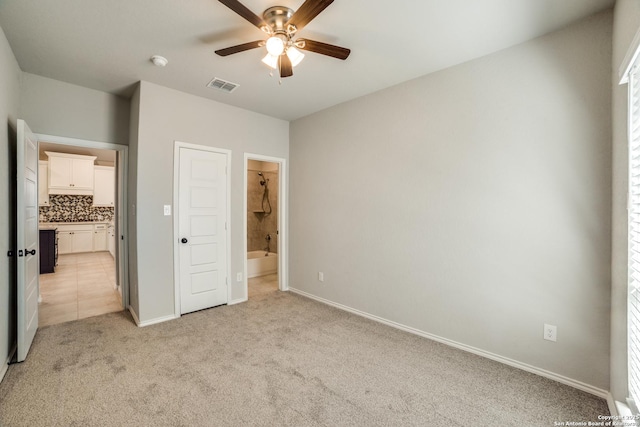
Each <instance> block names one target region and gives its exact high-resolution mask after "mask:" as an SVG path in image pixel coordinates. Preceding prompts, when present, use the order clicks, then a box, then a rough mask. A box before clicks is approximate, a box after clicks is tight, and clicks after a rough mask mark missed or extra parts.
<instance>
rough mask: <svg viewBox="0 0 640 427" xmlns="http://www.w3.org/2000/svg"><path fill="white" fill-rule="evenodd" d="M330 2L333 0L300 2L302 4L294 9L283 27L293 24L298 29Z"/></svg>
mask: <svg viewBox="0 0 640 427" xmlns="http://www.w3.org/2000/svg"><path fill="white" fill-rule="evenodd" d="M331 3H333V0H306V1H305V2H304V3H302V6H300V8H299V9H298V10H296V11H295V13H294V14H293V16H292V17H291V19H289V22H287V23H286V24H285V28H286V27H287V26H288V25H295V26H296V28H297V29H298V31H300V30H301V29H302V28H303V27H304V26H305V25H307V24H308V23H309V22H311V20H312V19H313V18H315V17H316V16H318V14H320V12H322V11H323V10H325V9H326V8H327V6H329V5H330V4H331Z"/></svg>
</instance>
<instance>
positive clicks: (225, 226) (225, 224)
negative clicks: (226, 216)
mask: <svg viewBox="0 0 640 427" xmlns="http://www.w3.org/2000/svg"><path fill="white" fill-rule="evenodd" d="M224 229H225V230H226V229H227V222H226V221H225V223H224Z"/></svg>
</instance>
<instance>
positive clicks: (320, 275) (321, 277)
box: [318, 271, 324, 282]
mask: <svg viewBox="0 0 640 427" xmlns="http://www.w3.org/2000/svg"><path fill="white" fill-rule="evenodd" d="M318 280H319V281H320V282H324V273H323V272H322V271H318Z"/></svg>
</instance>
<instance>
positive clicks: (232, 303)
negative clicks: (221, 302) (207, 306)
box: [227, 298, 249, 305]
mask: <svg viewBox="0 0 640 427" xmlns="http://www.w3.org/2000/svg"><path fill="white" fill-rule="evenodd" d="M247 301H249V298H239V299H234V300H232V301H229V302H228V303H227V305H235V304H240V303H243V302H247Z"/></svg>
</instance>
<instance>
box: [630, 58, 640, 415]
mask: <svg viewBox="0 0 640 427" xmlns="http://www.w3.org/2000/svg"><path fill="white" fill-rule="evenodd" d="M639 70H640V67H638V66H634V67H633V68H632V69H631V72H630V73H629V113H628V114H629V117H628V126H629V130H628V134H629V135H628V137H629V195H628V215H629V217H628V220H629V253H628V258H629V270H628V271H629V273H628V274H629V288H628V291H629V295H628V316H627V317H628V318H627V324H628V325H627V328H628V329H627V330H628V332H627V335H628V363H629V373H628V375H629V400H630V402H629V403H630V404H631V406H632V408H634V410H636V411H637V408H638V405H639V404H640V71H639Z"/></svg>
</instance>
